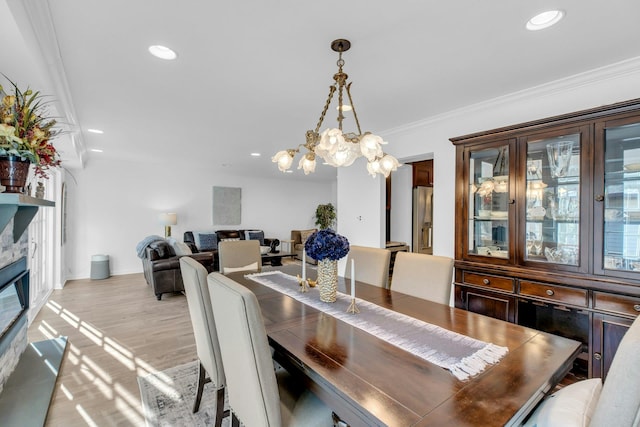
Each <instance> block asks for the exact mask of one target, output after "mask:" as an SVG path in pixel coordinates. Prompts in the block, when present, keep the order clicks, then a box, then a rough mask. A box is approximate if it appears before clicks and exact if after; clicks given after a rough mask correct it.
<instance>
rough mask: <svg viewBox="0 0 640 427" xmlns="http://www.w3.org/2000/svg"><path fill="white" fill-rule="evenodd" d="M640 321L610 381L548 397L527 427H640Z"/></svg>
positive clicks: (581, 384)
mask: <svg viewBox="0 0 640 427" xmlns="http://www.w3.org/2000/svg"><path fill="white" fill-rule="evenodd" d="M639 378H640V317H637V318H636V320H634V322H633V323H632V324H631V327H630V328H629V330H628V331H627V332H626V334H625V335H624V337H622V340H621V341H620V345H619V347H618V350H617V351H616V354H615V356H614V357H613V360H612V362H611V367H610V368H609V372H608V374H607V378H606V379H605V381H604V384H603V383H602V381H601V379H600V378H591V379H588V380H582V381H578V382H576V383H573V384H570V385H568V386H566V387H563V388H561V389H560V390H559V391H557V392H555V393H553V394H552V395H550V396H548V397H546V398H545V399H544V400H543V401H542V403H541V404H540V405H539V406H538V408H537V409H536V410H535V411H534V413H533V414H532V415H531V417H530V418H529V420H528V421H527V422H526V423H525V426H526V427H534V426H538V427H553V426H562V427H573V426H584V427H587V426H591V427H614V426H615V427H632V426H638V425H640V386H638V379H639Z"/></svg>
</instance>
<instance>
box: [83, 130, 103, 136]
mask: <svg viewBox="0 0 640 427" xmlns="http://www.w3.org/2000/svg"><path fill="white" fill-rule="evenodd" d="M87 132H90V133H97V134H99V135H102V134H103V133H104V132H103V131H101V130H100V129H87Z"/></svg>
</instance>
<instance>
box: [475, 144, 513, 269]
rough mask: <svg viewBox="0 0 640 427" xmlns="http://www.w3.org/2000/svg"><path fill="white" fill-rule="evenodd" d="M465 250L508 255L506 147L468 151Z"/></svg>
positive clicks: (507, 172)
mask: <svg viewBox="0 0 640 427" xmlns="http://www.w3.org/2000/svg"><path fill="white" fill-rule="evenodd" d="M469 162H470V164H469V186H470V188H469V212H468V218H469V246H468V247H469V253H470V254H475V255H484V256H491V257H496V258H508V257H509V227H508V222H509V209H508V208H509V147H508V146H506V145H504V146H500V147H495V148H489V149H483V150H477V151H471V155H470V157H469Z"/></svg>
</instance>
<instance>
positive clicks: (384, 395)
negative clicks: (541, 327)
mask: <svg viewBox="0 0 640 427" xmlns="http://www.w3.org/2000/svg"><path fill="white" fill-rule="evenodd" d="M274 269H276V268H274ZM277 269H278V270H281V271H283V272H285V273H288V274H292V275H294V276H295V275H296V274H300V266H297V265H292V264H290V265H284V266H282V267H278V268H277ZM307 275H308V276H310V277H314V276H315V271H313V270H311V269H307ZM228 276H229V277H230V278H232V279H233V280H235V281H237V282H239V283H241V284H242V285H244V286H246V287H247V288H249V289H251V290H252V291H253V292H254V293H255V294H256V296H257V298H258V301H259V303H260V307H261V310H262V315H263V318H264V323H265V327H266V330H267V335H268V338H269V342H270V344H271V346H272V347H273V348H274V350H275V356H274V358H276V360H278V362H280V363H281V364H282V365H283V366H285V368H287V369H288V370H290V371H292V374H294V375H299V376H300V380H301V381H303V382H305V384H306V385H307V387H309V389H311V390H312V391H313V392H314V393H315V394H316V395H318V396H319V397H320V398H321V399H322V400H323V401H324V402H325V403H326V404H327V405H328V406H329V407H330V408H331V409H332V410H333V411H334V412H335V413H336V414H337V415H338V416H339V417H340V418H341V419H342V420H344V421H345V422H347V423H348V424H349V425H350V426H377V425H388V426H457V427H459V426H503V425H519V424H520V423H521V422H522V421H523V420H524V419H525V417H526V416H527V414H529V413H530V412H531V410H532V409H533V408H534V407H535V405H536V404H537V403H538V402H539V401H540V400H541V399H542V398H543V397H544V396H545V394H548V393H549V392H550V390H552V389H553V388H554V387H555V386H556V385H557V383H558V382H559V381H560V380H561V379H562V378H563V377H564V376H565V375H566V373H567V372H568V371H569V369H570V368H571V366H572V364H573V361H574V359H575V358H576V356H577V355H578V353H579V352H580V346H581V344H580V343H579V342H577V341H574V340H570V339H567V338H563V337H560V336H556V335H552V334H548V333H545V332H541V331H537V330H534V329H530V328H526V327H523V326H519V325H516V324H512V323H508V322H504V321H501V320H497V319H493V318H490V317H486V316H482V315H478V314H475V313H472V312H468V311H464V310H459V309H456V308H453V307H449V306H447V305H443V304H437V303H433V302H430V301H426V300H423V299H420V298H415V297H412V296H409V295H406V294H402V293H399V292H394V291H392V290H387V289H383V288H379V287H376V286H371V285H368V284H366V283H362V282H357V283H356V296H357V297H358V298H361V299H364V300H367V301H370V302H372V303H375V304H377V305H379V306H382V307H386V308H388V309H391V310H394V311H396V312H400V313H404V314H406V315H408V316H411V317H414V318H416V319H420V320H422V321H425V322H427V323H430V324H433V325H437V326H440V327H442V328H445V329H448V330H450V331H455V332H457V333H460V334H463V335H466V336H469V337H472V338H475V339H478V340H482V341H484V342H487V343H493V344H495V345H499V346H504V347H507V348H508V349H509V352H508V353H507V355H506V356H505V357H504V358H502V359H501V360H500V361H499V362H498V363H496V364H494V365H490V366H489V367H487V368H486V369H485V370H484V371H483V372H481V373H480V374H478V375H476V376H474V377H472V378H470V379H467V380H458V379H457V378H456V377H455V376H454V375H453V374H451V373H450V372H449V371H448V370H446V369H443V368H441V367H439V366H436V365H434V364H432V363H430V362H427V361H426V360H424V359H422V358H420V357H418V356H414V355H413V354H411V353H409V352H407V351H404V350H402V349H400V348H398V347H396V346H394V345H392V344H389V343H387V342H386V341H384V340H382V339H379V338H376V337H375V336H373V335H371V334H369V333H367V332H365V331H363V330H361V329H359V328H357V327H354V326H351V325H349V324H348V323H345V322H342V321H340V320H338V319H335V318H334V317H332V316H330V315H327V314H326V313H323V312H321V311H319V310H316V309H314V308H312V307H310V306H307V305H305V304H303V303H301V302H299V301H297V300H296V299H294V298H292V297H289V296H287V295H284V294H282V293H280V292H278V291H276V290H274V289H272V288H269V287H267V286H264V285H261V284H259V283H257V282H255V281H253V280H250V279H248V278H246V277H244V273H232V274H229V275H228ZM339 291H341V292H345V293H347V292H346V289H345V283H344V280H343V279H340V280H339ZM354 316H357V314H354Z"/></svg>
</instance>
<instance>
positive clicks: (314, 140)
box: [271, 39, 399, 178]
mask: <svg viewBox="0 0 640 427" xmlns="http://www.w3.org/2000/svg"><path fill="white" fill-rule="evenodd" d="M350 47H351V42H349V40H345V39H338V40H334V41H333V42H332V43H331V49H333V51H335V52H338V54H339V57H338V62H337V65H338V72H337V73H336V74H334V75H333V79H334V80H335V83H334V84H333V85H331V86H330V87H329V96H328V98H327V101H326V102H325V104H324V109H323V110H322V114H321V115H320V120H318V124H317V125H316V128H315V130H308V131H307V133H306V139H307V142H306V143H305V144H300V145H299V146H298V148H290V149H288V150H282V151H279V152H277V153H276V154H275V155H274V156H273V157H272V158H271V161H272V162H274V163H277V164H278V169H280V170H281V171H282V172H286V171H287V170H288V169H289V168H290V167H291V164H292V163H293V157H294V156H295V154H296V153H299V152H300V147H304V148H306V149H307V152H306V153H305V154H304V155H303V156H302V158H301V159H300V162H299V164H298V169H302V170H303V171H304V174H305V175H308V174H309V173H311V172H315V169H316V156H320V157H322V158H323V159H324V160H325V161H326V163H328V164H329V165H331V166H334V167H338V166H345V167H346V166H351V165H352V164H353V162H354V161H355V160H356V159H357V158H358V157H360V156H364V157H366V158H367V161H368V163H367V170H368V171H369V174H371V176H373V177H375V176H376V174H378V173H379V174H381V175H384V176H385V178H386V177H388V176H389V174H390V173H391V172H392V171H395V170H396V169H397V168H398V166H399V163H398V160H397V159H396V158H395V157H393V156H392V155H390V154H386V153H384V152H383V151H382V145H383V144H386V142H385V141H383V140H382V137H380V136H377V135H374V134H372V133H371V132H365V133H364V134H363V133H362V131H361V130H360V122H359V121H358V115H357V114H356V109H355V107H354V104H353V98H352V97H351V90H350V89H351V83H347V79H348V78H349V76H348V75H347V74H345V73H344V72H342V67H343V65H344V60H343V59H342V52H346V51H347V50H349V48H350ZM336 92H338V128H337V129H336V128H330V129H326V130H324V131H323V132H322V133H319V132H320V126H322V122H323V121H324V117H325V115H326V114H327V110H328V108H329V104H331V99H332V98H333V95H335V93H336ZM344 92H346V94H347V97H348V99H349V105H350V107H351V110H352V111H353V118H354V120H355V123H356V127H357V129H358V133H357V134H356V133H353V132H349V133H343V132H342V121H343V120H344V118H345V117H344V115H343V112H344V111H347V108H346V104H343V97H344Z"/></svg>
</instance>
